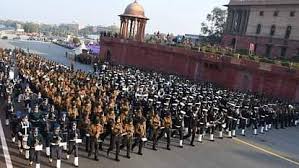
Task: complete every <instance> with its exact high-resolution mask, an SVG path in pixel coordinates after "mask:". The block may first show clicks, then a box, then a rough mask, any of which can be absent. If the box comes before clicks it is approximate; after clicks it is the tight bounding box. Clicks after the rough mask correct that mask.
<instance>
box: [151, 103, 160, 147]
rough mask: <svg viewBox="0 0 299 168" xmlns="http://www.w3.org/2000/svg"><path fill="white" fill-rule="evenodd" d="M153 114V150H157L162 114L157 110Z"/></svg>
mask: <svg viewBox="0 0 299 168" xmlns="http://www.w3.org/2000/svg"><path fill="white" fill-rule="evenodd" d="M151 111H152V112H153V115H152V117H151V128H152V134H153V150H157V148H156V146H157V142H158V139H157V138H158V133H159V130H160V126H161V121H160V116H159V114H158V113H157V112H156V111H153V109H152V110H151Z"/></svg>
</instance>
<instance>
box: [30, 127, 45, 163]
mask: <svg viewBox="0 0 299 168" xmlns="http://www.w3.org/2000/svg"><path fill="white" fill-rule="evenodd" d="M27 144H28V146H29V147H30V157H29V165H30V166H32V164H33V162H36V168H40V152H41V151H42V145H43V136H42V135H41V134H40V133H39V131H38V128H37V127H36V128H34V129H33V131H32V133H31V134H30V135H29V137H28V142H27Z"/></svg>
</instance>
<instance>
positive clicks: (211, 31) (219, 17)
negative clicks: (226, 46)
mask: <svg viewBox="0 0 299 168" xmlns="http://www.w3.org/2000/svg"><path fill="white" fill-rule="evenodd" d="M226 17H227V12H226V10H223V9H221V8H219V7H216V8H214V9H213V10H212V12H211V13H209V14H208V15H207V22H203V23H201V32H202V33H203V34H204V35H207V40H208V41H209V42H211V43H220V41H221V37H222V35H223V31H224V26H225V23H226Z"/></svg>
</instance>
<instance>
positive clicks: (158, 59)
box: [101, 38, 299, 102]
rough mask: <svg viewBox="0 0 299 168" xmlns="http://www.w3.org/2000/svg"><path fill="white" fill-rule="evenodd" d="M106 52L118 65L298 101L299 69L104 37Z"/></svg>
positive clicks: (102, 50)
mask: <svg viewBox="0 0 299 168" xmlns="http://www.w3.org/2000/svg"><path fill="white" fill-rule="evenodd" d="M107 53H110V55H111V60H112V61H113V62H114V63H116V64H123V65H132V66H137V67H140V68H143V69H148V70H155V71H162V72H165V73H171V74H177V75H182V76H184V77H187V78H190V79H195V80H205V81H210V82H214V83H217V84H220V85H222V86H224V87H227V88H230V89H240V90H249V91H252V92H260V93H264V94H267V95H272V96H277V97H283V98H288V99H292V100H295V101H297V102H299V71H295V70H290V69H288V68H285V67H281V66H277V65H271V64H265V63H258V62H254V61H250V60H240V59H235V58H232V57H227V56H222V57H221V56H217V55H213V54H211V53H202V52H196V51H192V50H187V49H183V48H174V47H168V46H161V45H156V44H146V43H140V42H136V41H128V40H121V39H111V38H102V39H101V56H106V55H107Z"/></svg>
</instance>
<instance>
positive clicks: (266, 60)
mask: <svg viewBox="0 0 299 168" xmlns="http://www.w3.org/2000/svg"><path fill="white" fill-rule="evenodd" d="M260 62H264V63H269V64H275V61H274V60H270V59H268V58H261V59H260Z"/></svg>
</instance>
